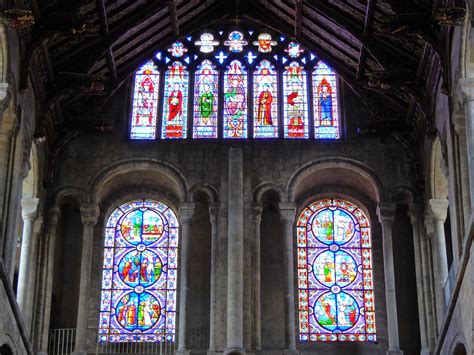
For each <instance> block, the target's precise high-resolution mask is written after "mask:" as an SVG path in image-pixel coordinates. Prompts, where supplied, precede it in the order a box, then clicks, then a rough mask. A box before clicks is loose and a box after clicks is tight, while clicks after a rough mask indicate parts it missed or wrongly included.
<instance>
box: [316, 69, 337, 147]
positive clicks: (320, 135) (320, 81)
mask: <svg viewBox="0 0 474 355" xmlns="http://www.w3.org/2000/svg"><path fill="white" fill-rule="evenodd" d="M313 100H314V102H313V103H314V137H315V138H316V139H338V138H339V107H338V97H337V79H336V73H334V71H333V70H332V69H331V68H330V67H328V66H327V65H326V64H325V63H323V62H321V61H319V62H318V63H317V64H316V66H315V68H314V71H313Z"/></svg>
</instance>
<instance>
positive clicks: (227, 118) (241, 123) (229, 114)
mask: <svg viewBox="0 0 474 355" xmlns="http://www.w3.org/2000/svg"><path fill="white" fill-rule="evenodd" d="M229 43H230V42H229ZM223 117H224V138H247V126H248V124H247V72H246V71H245V67H244V66H243V65H242V63H241V62H240V61H238V60H233V61H232V62H230V64H229V66H228V67H227V70H226V72H225V73H224V114H223Z"/></svg>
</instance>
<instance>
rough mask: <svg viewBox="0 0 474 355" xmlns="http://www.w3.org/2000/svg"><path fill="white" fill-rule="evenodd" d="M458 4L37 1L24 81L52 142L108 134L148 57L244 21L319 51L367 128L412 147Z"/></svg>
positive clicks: (441, 70)
mask: <svg viewBox="0 0 474 355" xmlns="http://www.w3.org/2000/svg"><path fill="white" fill-rule="evenodd" d="M457 2H458V0H432V1H430V0H411V1H409V0H240V1H239V0H236V1H231V0H36V1H33V10H34V12H35V16H36V17H37V22H36V24H35V25H34V26H33V27H31V28H29V29H28V30H24V31H22V36H23V38H24V39H25V43H26V45H25V50H24V55H23V58H22V63H21V68H22V79H21V81H22V83H21V85H25V82H26V78H27V76H28V75H27V74H28V72H31V73H32V74H34V75H33V76H35V78H34V80H33V82H34V84H35V90H36V91H38V96H39V97H40V98H41V100H42V108H43V112H44V114H43V116H42V117H41V119H40V122H39V124H38V127H39V128H38V134H40V135H41V134H45V135H46V136H47V138H48V140H49V141H50V143H51V144H53V145H54V144H55V142H58V141H60V140H61V138H62V137H64V136H65V135H67V134H68V133H69V132H73V131H76V130H84V129H96V130H99V131H101V130H102V131H106V130H107V127H105V126H107V125H110V124H111V123H110V122H106V123H104V122H99V121H98V119H97V117H99V116H100V115H99V114H98V113H99V112H100V111H101V110H102V109H103V108H104V107H105V106H106V104H107V101H108V99H109V98H110V97H111V96H112V95H113V93H114V92H115V91H116V90H117V89H118V88H119V87H120V86H121V85H122V84H123V83H124V82H125V81H126V80H127V79H128V78H129V77H130V75H131V74H132V73H133V72H134V70H135V69H136V67H137V66H138V64H139V63H140V62H142V61H143V58H146V57H149V56H151V55H153V53H154V52H155V51H156V50H157V49H159V48H162V47H165V46H167V45H169V44H170V43H171V42H172V41H173V40H174V39H175V38H176V37H178V36H182V35H186V34H187V33H189V32H193V31H195V30H197V29H199V28H202V27H212V26H213V24H216V25H217V24H225V23H226V22H227V23H235V21H240V23H247V24H248V25H254V26H255V25H258V26H265V27H268V28H271V29H273V30H275V31H279V32H281V33H283V34H285V35H286V36H290V37H293V38H295V39H296V40H298V41H299V42H301V43H302V44H303V45H304V46H306V47H307V48H308V49H310V50H311V51H313V52H315V53H316V54H317V55H318V56H319V57H321V58H322V59H323V60H325V61H327V62H328V64H330V65H331V66H332V67H333V68H334V69H335V70H336V71H337V72H338V74H339V75H340V76H341V78H342V79H343V80H344V81H345V82H346V84H347V85H348V86H349V87H350V88H351V89H352V90H353V91H354V92H355V93H356V94H357V95H358V96H359V98H360V100H361V102H362V103H363V104H364V105H365V106H366V108H367V110H368V112H369V113H370V117H368V118H367V122H361V125H362V126H364V125H365V127H366V131H365V133H369V134H370V132H372V133H377V132H378V133H380V132H382V133H383V134H384V132H385V133H387V132H386V131H388V133H390V132H397V133H399V134H400V136H402V137H403V139H404V140H406V142H408V143H410V142H415V141H417V139H418V138H419V137H422V136H424V135H425V133H426V130H427V127H428V126H429V118H430V115H431V110H432V99H433V94H434V92H435V90H436V88H437V87H438V85H439V82H440V79H441V78H443V76H444V78H445V79H449V73H448V72H447V71H446V70H445V68H447V67H448V63H447V59H446V58H449V56H448V50H449V45H448V44H449V35H450V31H451V27H449V26H448V25H445V24H442V23H439V22H438V21H436V19H435V18H436V16H435V14H436V13H437V11H439V9H442V8H445V7H450V6H455V5H456V6H457V5H459V4H458V3H457ZM236 19H237V20H236ZM33 68H34V69H35V70H32V69H33ZM38 73H40V74H38ZM445 81H446V82H448V80H445ZM102 84H103V90H102ZM445 90H446V92H448V93H449V90H450V88H449V85H447V84H446V85H445ZM104 125H105V126H104Z"/></svg>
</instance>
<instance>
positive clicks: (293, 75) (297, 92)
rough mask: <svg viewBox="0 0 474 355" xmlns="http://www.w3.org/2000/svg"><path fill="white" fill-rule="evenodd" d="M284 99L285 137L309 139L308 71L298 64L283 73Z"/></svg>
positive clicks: (288, 67)
mask: <svg viewBox="0 0 474 355" xmlns="http://www.w3.org/2000/svg"><path fill="white" fill-rule="evenodd" d="M283 99H284V100H285V106H284V109H283V117H284V137H285V138H308V137H309V129H308V97H307V87H306V71H305V70H304V67H303V66H302V65H301V64H300V63H298V62H296V61H295V62H292V63H290V65H288V66H287V67H285V71H284V73H283Z"/></svg>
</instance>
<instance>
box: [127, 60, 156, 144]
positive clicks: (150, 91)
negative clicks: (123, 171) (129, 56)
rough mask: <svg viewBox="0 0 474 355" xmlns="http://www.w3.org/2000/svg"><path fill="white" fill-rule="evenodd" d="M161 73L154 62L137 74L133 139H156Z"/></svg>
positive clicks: (131, 134) (132, 118)
mask: <svg viewBox="0 0 474 355" xmlns="http://www.w3.org/2000/svg"><path fill="white" fill-rule="evenodd" d="M158 84H159V72H158V69H157V68H156V66H155V65H154V64H153V62H152V61H149V62H147V63H146V64H144V65H143V66H142V67H141V68H140V69H138V71H137V72H136V73H135V86H134V90H133V108H132V117H131V125H130V126H131V127H130V138H131V139H154V138H155V135H156V112H157V107H158V87H159V86H158Z"/></svg>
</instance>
